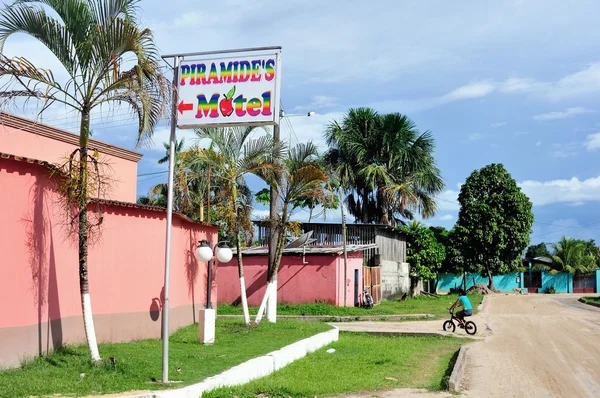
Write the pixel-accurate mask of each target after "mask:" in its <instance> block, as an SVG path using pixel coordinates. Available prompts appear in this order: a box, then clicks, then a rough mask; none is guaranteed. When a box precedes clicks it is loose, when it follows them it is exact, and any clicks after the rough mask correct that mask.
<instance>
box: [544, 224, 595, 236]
mask: <svg viewBox="0 0 600 398" xmlns="http://www.w3.org/2000/svg"><path fill="white" fill-rule="evenodd" d="M595 224H600V220H598V221H593V222H591V223H587V224H583V225H579V226H577V227H576V228H580V229H596V228H586V227H589V226H590V225H595ZM569 228H572V227H564V228H561V229H558V230H556V231H551V232H546V233H545V234H541V235H535V234H534V236H535V237H536V238H541V237H542V236H546V235H552V234H555V233H557V232H561V231H564V230H565V229H569Z"/></svg>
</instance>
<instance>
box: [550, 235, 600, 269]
mask: <svg viewBox="0 0 600 398" xmlns="http://www.w3.org/2000/svg"><path fill="white" fill-rule="evenodd" d="M552 249H553V251H554V253H553V255H552V260H553V261H552V265H551V266H550V267H551V268H552V269H553V270H554V272H570V273H572V274H574V273H576V272H580V273H587V272H592V271H593V270H594V269H596V259H595V257H594V255H593V254H589V251H588V250H589V247H588V245H587V242H585V241H582V240H578V239H573V238H565V237H562V238H561V240H560V241H558V242H557V243H553V244H552Z"/></svg>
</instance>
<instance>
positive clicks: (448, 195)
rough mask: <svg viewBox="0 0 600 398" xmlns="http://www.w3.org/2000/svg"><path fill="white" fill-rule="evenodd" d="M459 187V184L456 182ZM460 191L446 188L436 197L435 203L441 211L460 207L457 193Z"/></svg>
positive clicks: (454, 209)
mask: <svg viewBox="0 0 600 398" xmlns="http://www.w3.org/2000/svg"><path fill="white" fill-rule="evenodd" d="M457 186H458V187H459V189H460V184H457ZM459 193H460V191H455V190H452V189H447V190H445V191H444V192H442V193H441V194H439V195H438V196H437V197H436V200H437V204H438V207H439V209H440V210H442V211H450V210H453V211H456V210H459V209H460V206H459V205H458V194H459Z"/></svg>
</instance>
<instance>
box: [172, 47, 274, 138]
mask: <svg viewBox="0 0 600 398" xmlns="http://www.w3.org/2000/svg"><path fill="white" fill-rule="evenodd" d="M280 64H281V52H280V51H279V50H278V51H276V52H272V53H269V54H266V55H265V54H262V55H252V54H251V55H238V56H236V55H231V54H227V56H222V57H215V58H212V59H196V60H183V61H182V62H181V64H180V65H179V75H178V84H177V89H178V94H179V100H178V101H179V103H178V105H177V127H179V128H180V129H190V128H196V127H224V126H236V125H243V126H248V125H269V124H275V123H278V122H279V118H278V117H276V116H277V115H278V114H279V86H280V79H281V78H280Z"/></svg>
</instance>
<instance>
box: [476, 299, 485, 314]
mask: <svg viewBox="0 0 600 398" xmlns="http://www.w3.org/2000/svg"><path fill="white" fill-rule="evenodd" d="M486 297H487V296H483V299H481V304H479V306H478V307H477V314H479V313H481V311H483V303H485V299H486Z"/></svg>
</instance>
